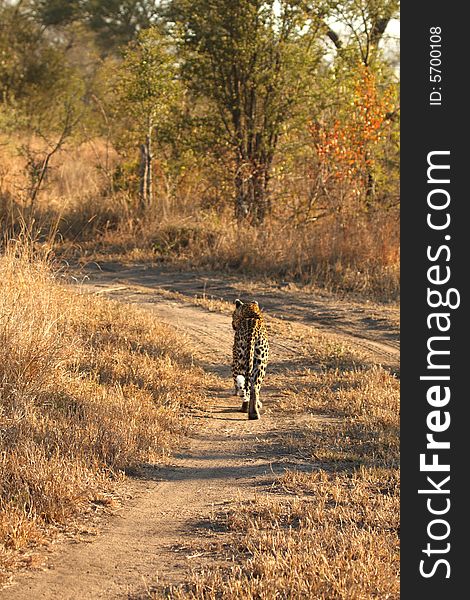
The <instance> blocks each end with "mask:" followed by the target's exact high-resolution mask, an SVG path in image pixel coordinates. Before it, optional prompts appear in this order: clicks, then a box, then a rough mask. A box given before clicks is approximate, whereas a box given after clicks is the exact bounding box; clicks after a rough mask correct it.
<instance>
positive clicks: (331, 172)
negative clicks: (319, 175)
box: [309, 65, 393, 195]
mask: <svg viewBox="0 0 470 600" xmlns="http://www.w3.org/2000/svg"><path fill="white" fill-rule="evenodd" d="M392 93H393V89H392V87H391V86H389V87H388V88H387V89H386V90H385V91H381V90H380V89H379V85H378V82H377V77H376V75H375V74H374V73H373V71H371V70H370V68H368V67H365V66H363V65H361V66H359V67H358V70H357V76H356V78H355V81H354V85H353V86H352V89H351V91H350V94H351V97H350V101H349V102H348V106H346V107H344V108H340V109H339V110H338V111H337V112H336V114H335V115H334V116H333V115H331V117H330V119H328V120H327V122H326V123H318V122H317V123H312V124H311V125H310V127H309V130H310V133H311V135H312V138H313V141H314V145H315V150H316V153H317V156H318V159H319V162H320V165H321V167H322V169H323V170H324V171H325V172H326V173H328V176H329V177H332V178H333V179H334V180H337V181H340V182H347V183H349V184H351V191H353V192H354V193H355V195H360V194H361V193H362V192H363V191H364V189H365V186H366V185H367V178H368V176H369V174H370V173H371V171H372V170H373V168H374V164H375V155H376V150H377V146H378V145H379V143H380V142H381V140H382V139H383V138H384V135H385V133H386V131H387V124H388V118H387V115H388V113H390V112H392V111H393V98H392Z"/></svg>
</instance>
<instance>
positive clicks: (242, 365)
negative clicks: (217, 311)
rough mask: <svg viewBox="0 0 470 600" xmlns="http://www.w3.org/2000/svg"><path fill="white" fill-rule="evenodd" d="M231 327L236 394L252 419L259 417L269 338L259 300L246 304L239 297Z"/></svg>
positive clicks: (242, 409) (236, 301)
mask: <svg viewBox="0 0 470 600" xmlns="http://www.w3.org/2000/svg"><path fill="white" fill-rule="evenodd" d="M232 327H233V329H234V331H235V338H234V342H233V362H232V377H233V382H234V385H235V395H236V396H241V397H242V398H243V402H242V405H241V408H240V411H241V412H243V413H248V419H250V420H254V419H259V418H260V409H261V408H262V403H261V401H260V390H261V385H262V383H263V380H264V377H265V375H266V367H267V364H268V358H269V341H268V333H267V329H266V323H265V320H264V317H263V315H262V313H261V309H260V307H259V304H258V302H256V301H253V302H246V303H244V302H242V301H241V300H240V299H239V298H237V300H235V309H234V311H233V314H232Z"/></svg>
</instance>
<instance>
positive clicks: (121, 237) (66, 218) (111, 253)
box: [0, 140, 399, 301]
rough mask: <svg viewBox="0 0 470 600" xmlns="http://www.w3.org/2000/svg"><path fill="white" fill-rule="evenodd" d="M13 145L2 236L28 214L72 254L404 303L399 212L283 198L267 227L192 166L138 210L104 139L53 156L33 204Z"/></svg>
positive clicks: (5, 151)
mask: <svg viewBox="0 0 470 600" xmlns="http://www.w3.org/2000/svg"><path fill="white" fill-rule="evenodd" d="M18 144H19V142H17V144H16V145H17V146H18ZM14 147H15V146H14V144H12V143H10V145H8V146H6V147H3V148H0V154H1V156H0V159H1V160H0V162H2V164H3V165H5V166H4V167H3V170H2V171H1V172H0V221H1V227H2V229H3V232H4V234H5V233H7V234H9V235H11V231H16V230H17V229H18V223H19V222H20V221H21V220H26V221H27V222H28V223H33V230H34V235H37V236H40V237H41V236H42V237H43V238H49V239H54V240H55V242H56V244H55V248H56V251H57V252H60V253H62V255H64V256H66V257H68V258H70V259H72V260H81V261H84V262H86V261H87V260H106V259H109V257H113V259H116V260H120V259H126V260H146V261H155V262H166V263H176V264H178V266H179V267H183V268H199V267H203V268H209V269H218V270H227V271H235V272H240V273H246V274H251V275H255V276H267V277H271V278H275V279H293V280H295V281H297V282H299V283H301V284H313V285H318V286H322V287H324V288H327V289H329V290H332V291H346V292H352V293H355V294H361V295H364V296H368V297H372V298H374V299H376V300H379V301H396V300H398V296H399V222H398V213H397V210H396V209H394V210H389V211H387V210H384V209H382V210H372V209H371V210H369V211H368V212H362V213H358V214H349V215H348V214H346V213H343V214H342V213H335V214H330V215H329V216H325V217H323V218H321V219H319V220H318V221H315V222H309V223H306V224H305V223H304V224H302V222H298V221H297V220H296V219H295V218H294V216H293V215H292V214H290V213H289V210H288V209H287V208H286V209H282V206H284V205H282V206H281V207H280V208H279V207H278V208H277V209H276V215H275V216H274V215H273V216H271V217H270V218H269V219H268V220H267V222H266V223H265V224H264V225H263V226H262V227H252V226H250V225H248V224H241V225H239V224H237V223H236V222H234V220H233V214H232V208H231V206H230V204H228V203H227V199H226V200H225V203H224V202H223V201H222V199H221V198H219V200H218V201H217V202H208V201H207V198H206V191H205V187H204V185H203V181H201V180H199V179H198V177H199V178H202V175H201V174H199V175H198V173H197V172H192V173H188V175H187V176H185V177H182V178H180V180H179V181H178V185H176V184H175V185H173V186H167V187H171V189H173V190H174V191H173V193H171V194H170V192H168V191H165V189H166V188H165V186H164V185H157V186H156V189H157V197H156V200H155V206H153V207H152V208H151V209H150V210H148V211H147V212H146V213H145V214H141V213H139V210H138V201H137V198H136V196H135V194H133V193H132V192H131V191H129V190H128V189H119V186H120V185H121V184H119V183H117V184H116V181H115V180H113V177H112V174H113V169H114V168H115V167H116V165H117V164H118V162H117V160H118V159H117V157H116V155H115V154H114V153H110V152H109V149H108V148H107V146H106V145H105V144H104V142H102V141H99V140H97V141H89V142H87V143H86V144H82V145H80V146H75V147H69V148H66V149H64V150H62V151H61V152H59V153H58V154H57V155H55V156H54V157H53V160H52V162H51V169H50V172H49V173H48V176H47V178H46V182H45V185H44V188H43V191H42V193H41V194H40V196H39V199H38V201H37V204H36V205H35V206H34V207H30V206H29V205H28V198H27V189H28V183H27V178H26V179H25V164H24V157H22V156H20V155H18V153H16V155H15V151H14ZM113 182H114V183H113ZM114 184H116V185H117V187H116V186H114V187H113V185H114ZM292 193H294V192H292ZM283 202H285V199H284V200H283ZM286 206H287V203H286ZM8 232H10V233H8Z"/></svg>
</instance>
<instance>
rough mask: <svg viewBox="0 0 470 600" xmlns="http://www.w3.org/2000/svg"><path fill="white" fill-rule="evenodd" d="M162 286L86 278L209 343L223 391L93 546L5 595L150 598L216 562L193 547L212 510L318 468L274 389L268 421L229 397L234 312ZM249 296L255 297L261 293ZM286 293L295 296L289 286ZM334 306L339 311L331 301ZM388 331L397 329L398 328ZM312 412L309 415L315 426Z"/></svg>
mask: <svg viewBox="0 0 470 600" xmlns="http://www.w3.org/2000/svg"><path fill="white" fill-rule="evenodd" d="M135 278H136V279H137V280H136V279H135ZM195 281H196V282H197V285H198V283H200V280H198V279H196V280H195ZM184 284H185V285H186V286H187V287H186V293H187V294H189V293H190V291H189V290H191V288H190V287H189V286H188V282H187V281H185V282H184ZM163 285H165V283H164V282H163ZM197 285H196V286H194V285H193V288H192V289H193V293H197V292H195V291H194V289H195V287H197ZM227 285H229V284H227V283H226V284H225V286H227ZM135 286H140V287H135ZM154 286H156V282H155V274H153V275H152V277H151V278H150V280H146V279H145V277H140V278H139V277H138V276H136V275H135V274H134V275H130V276H129V278H126V274H125V273H122V272H121V273H119V276H118V277H116V275H115V274H114V277H113V276H110V277H108V276H106V274H105V275H104V276H102V275H99V276H98V277H96V278H95V277H92V279H91V281H89V282H88V283H87V289H88V291H90V292H92V293H105V294H106V295H107V296H110V297H113V298H116V299H119V300H121V301H123V302H128V303H138V304H139V305H140V306H141V307H142V309H144V310H149V311H152V313H153V314H155V317H156V318H158V319H159V320H161V321H164V322H167V323H170V324H171V325H173V326H175V327H177V328H179V329H180V330H181V331H183V332H185V334H187V335H188V336H189V338H190V339H191V341H192V342H194V343H195V345H196V347H198V348H199V349H201V348H204V352H203V353H202V354H201V353H199V355H198V356H197V360H198V362H199V363H200V364H202V365H203V366H204V368H206V369H207V370H209V371H212V372H214V373H216V374H217V375H218V376H220V377H221V380H220V381H221V384H220V387H215V388H214V389H211V390H209V393H210V400H209V402H208V406H207V407H206V410H205V411H202V412H201V413H200V414H196V415H195V423H196V425H195V427H194V430H193V433H192V435H191V436H190V437H189V438H188V440H187V445H186V447H184V448H181V449H180V450H179V452H178V453H176V454H175V455H174V456H173V457H172V458H171V462H170V463H169V464H168V465H165V466H162V467H152V466H147V467H145V468H144V469H143V470H142V472H141V473H140V476H139V477H136V478H134V479H131V481H130V483H129V489H130V492H131V498H132V499H131V500H130V501H129V502H128V503H126V505H125V506H124V508H123V509H122V510H120V511H119V513H118V514H117V515H114V516H112V517H110V518H109V519H108V520H107V522H106V523H105V525H104V527H103V528H102V530H101V531H100V532H99V534H98V535H97V536H96V537H95V538H94V539H93V540H92V541H91V542H90V543H83V542H80V543H77V542H73V541H61V542H59V543H57V544H56V545H55V548H54V551H53V552H52V555H51V556H50V558H49V560H48V563H47V564H46V566H45V567H43V568H42V569H41V570H39V571H36V572H30V573H27V574H23V575H20V576H19V577H18V578H17V580H16V581H15V582H14V584H13V585H12V586H10V587H8V588H5V589H3V590H2V591H0V598H1V599H5V600H30V599H31V600H35V599H44V600H46V599H47V600H52V599H54V600H86V599H90V600H92V599H93V600H94V599H98V598H100V599H101V598H103V599H133V600H137V599H141V598H142V599H143V598H145V597H148V591H149V590H151V589H153V588H156V587H158V586H160V585H169V584H172V583H178V582H181V581H184V580H185V579H187V577H188V575H189V574H190V572H191V570H192V569H194V568H196V569H198V568H200V567H202V566H204V565H207V566H214V564H215V563H214V559H213V558H212V557H211V553H210V552H194V550H193V549H192V548H194V544H192V542H194V541H195V540H196V541H197V540H201V539H204V538H206V539H210V537H211V534H212V531H211V527H212V526H211V523H210V515H211V512H212V511H214V510H218V509H220V507H221V506H222V505H224V504H225V503H227V502H230V501H233V499H235V498H237V497H239V498H242V499H249V498H253V497H254V496H255V495H256V494H259V493H260V492H261V493H262V492H263V490H265V489H267V488H268V487H269V486H271V484H272V483H273V481H274V479H275V478H276V476H277V475H279V474H281V473H282V472H283V471H284V469H286V468H289V467H290V468H292V467H293V466H294V465H295V467H296V468H297V469H307V470H311V469H312V467H313V465H312V464H311V463H310V464H308V463H306V464H303V463H302V462H301V461H299V459H293V458H292V457H291V456H290V453H289V448H288V446H286V444H285V443H283V432H284V431H286V430H288V431H289V435H295V430H296V429H297V428H299V427H301V426H302V424H301V423H300V422H299V417H296V419H295V420H294V419H293V418H291V417H284V418H282V419H281V418H280V417H279V416H276V414H275V413H274V412H272V411H271V410H270V408H269V405H270V399H271V400H274V398H275V394H276V390H275V388H270V387H269V385H267V386H266V388H265V394H264V400H265V403H264V406H265V408H264V412H263V415H262V418H261V420H259V421H248V420H247V418H246V415H242V414H241V413H239V412H237V408H238V406H239V400H238V399H237V398H235V397H234V396H232V395H231V380H230V369H229V365H230V353H231V343H232V331H231V326H230V317H229V316H228V315H225V314H221V313H218V312H208V311H207V310H205V309H203V308H201V307H197V306H193V305H191V304H189V303H186V302H176V301H172V300H167V299H165V298H162V297H161V295H157V294H152V287H154ZM170 287H171V288H172V289H177V287H178V282H177V276H175V277H174V278H173V280H172V282H171V285H168V288H167V289H169V288H170ZM179 288H180V290H177V291H180V292H181V288H182V283H181V282H180V285H179ZM237 291H238V290H236V289H234V290H232V291H231V292H230V293H226V294H225V297H230V295H231V294H232V293H233V294H234V296H235V297H236V295H238V294H237ZM254 292H256V290H254ZM250 294H251V295H254V293H253V290H250ZM270 294H271V296H269V295H268V294H267V293H266V294H265V295H264V296H263V299H262V300H263V304H264V305H265V306H268V304H269V303H270V302H271V304H270V306H274V304H275V303H276V302H278V303H280V302H281V301H282V297H279V298H278V297H277V296H276V294H275V292H273V291H272V290H271V292H270ZM280 294H282V295H283V297H284V298H286V297H287V296H286V295H285V292H280ZM240 295H241V294H240ZM219 297H221V295H219ZM265 300H267V301H266V302H265ZM301 301H303V300H302V299H299V300H298V301H297V303H296V302H295V298H293V300H292V301H291V309H289V310H290V312H289V310H285V311H284V313H283V316H284V317H286V316H287V317H288V318H292V320H293V321H295V320H297V321H304V322H310V321H309V319H308V318H306V319H304V318H302V317H301V314H299V315H298V317H297V318H296V316H295V314H296V311H298V310H300V304H301ZM328 310H330V311H331V310H333V308H332V307H331V306H330V307H329V309H328ZM312 314H313V309H312ZM358 314H359V313H358ZM338 319H339V322H340V324H339V326H338V327H337V328H334V327H332V328H331V329H332V331H331V333H332V334H333V335H336V336H340V337H341V336H343V337H344V336H346V337H349V338H351V339H355V338H357V341H358V344H359V345H360V344H361V343H362V344H364V345H365V346H366V347H367V348H368V349H369V351H371V352H373V353H374V355H375V357H376V359H377V360H378V361H380V360H381V359H383V358H385V357H386V356H387V353H388V356H389V357H390V360H391V361H392V362H393V363H395V362H397V360H398V349H397V345H396V344H395V340H393V339H392V340H391V341H390V340H388V339H387V337H386V336H384V337H385V341H384V339H381V337H380V336H379V335H378V334H377V330H376V329H374V328H372V332H371V333H370V335H363V336H362V337H358V335H357V333H358V332H357V331H355V332H353V333H351V332H350V331H349V332H344V331H341V322H342V320H343V321H345V318H344V317H343V316H338ZM330 320H331V319H330ZM320 325H321V324H320ZM387 327H389V328H390V330H392V326H391V325H387ZM271 347H272V355H273V358H274V360H273V369H274V370H275V371H277V372H282V370H283V368H285V367H286V366H287V365H288V364H289V361H291V360H292V359H293V358H294V357H295V347H296V345H295V340H293V339H288V338H286V337H282V338H277V337H274V339H271ZM312 418H313V417H312V416H310V417H309V419H310V423H312ZM317 420H318V425H319V426H324V425H325V422H326V420H325V419H322V418H321V417H317ZM273 440H274V441H275V443H273ZM265 442H266V443H265ZM229 558H230V557H227V559H228V560H229ZM217 564H220V563H217Z"/></svg>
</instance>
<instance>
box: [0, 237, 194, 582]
mask: <svg viewBox="0 0 470 600" xmlns="http://www.w3.org/2000/svg"><path fill="white" fill-rule="evenodd" d="M183 343H184V341H181V339H177V338H176V335H175V334H174V332H173V331H172V330H171V329H170V328H169V327H167V326H164V325H160V324H158V323H155V321H154V319H152V318H151V317H150V316H149V315H147V314H145V313H144V312H140V311H138V309H135V308H132V307H125V306H121V305H119V304H117V303H113V302H109V301H104V300H101V299H98V298H96V297H92V296H87V295H78V294H76V293H74V292H73V291H70V290H69V289H67V288H66V287H65V286H64V285H61V277H60V274H57V273H55V274H54V273H53V272H52V271H51V269H50V268H49V266H48V264H47V261H45V260H40V259H37V257H34V256H33V254H32V252H31V251H29V250H27V249H26V250H25V248H24V246H23V247H21V246H16V247H15V246H14V245H13V244H10V246H9V248H8V249H7V251H6V253H5V254H4V255H3V256H2V257H0V431H1V437H0V466H1V468H0V515H1V517H0V564H1V566H2V567H3V569H5V570H8V569H11V568H14V567H15V566H18V565H19V564H21V563H22V562H25V561H27V560H30V557H28V551H29V550H30V549H31V548H32V547H34V546H38V545H41V544H44V543H46V542H47V539H48V538H49V536H50V534H51V531H52V530H54V529H56V528H57V527H60V528H63V527H66V526H67V527H71V526H72V525H73V522H74V518H75V517H76V516H78V515H79V514H81V513H83V512H86V511H87V510H88V509H89V507H90V506H91V503H93V502H95V503H96V502H99V503H102V504H106V503H107V500H106V499H107V498H109V497H111V496H110V495H111V494H112V493H113V492H114V491H115V489H116V485H117V484H118V483H119V481H120V479H122V472H123V471H124V470H125V469H129V468H130V467H132V466H134V465H136V464H140V463H142V462H144V461H152V462H154V461H158V460H161V459H162V458H163V457H164V456H165V454H167V453H168V452H169V451H170V450H171V448H172V447H173V445H174V444H175V442H176V440H177V439H178V437H179V435H180V434H182V433H183V432H184V431H185V430H186V428H187V426H188V419H187V417H184V416H183V413H187V412H188V410H189V408H190V407H193V406H197V404H198V401H199V399H201V398H202V394H203V389H204V376H203V374H202V372H201V371H200V370H199V369H195V368H193V367H192V366H191V362H192V359H191V356H190V354H189V352H188V350H186V349H185V348H184V347H183ZM185 408H186V409H188V410H185ZM3 569H2V570H3Z"/></svg>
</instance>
